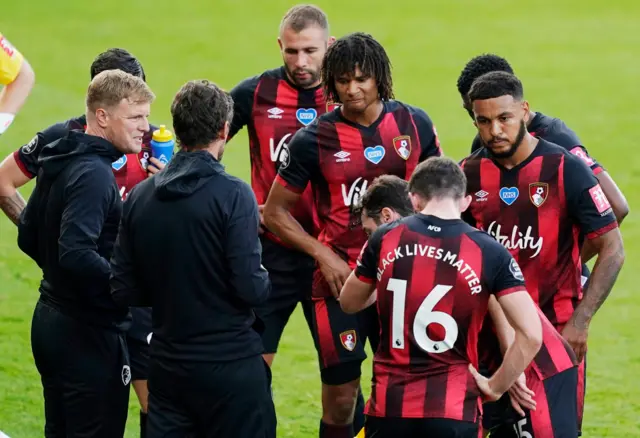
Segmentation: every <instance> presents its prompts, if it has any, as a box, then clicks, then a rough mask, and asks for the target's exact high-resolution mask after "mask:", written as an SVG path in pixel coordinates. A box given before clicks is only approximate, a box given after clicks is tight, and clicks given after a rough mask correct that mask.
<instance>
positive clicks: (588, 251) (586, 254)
mask: <svg viewBox="0 0 640 438" xmlns="http://www.w3.org/2000/svg"><path fill="white" fill-rule="evenodd" d="M597 254H598V250H597V249H596V247H595V246H593V245H592V244H591V243H589V241H588V240H587V241H586V242H584V244H583V245H582V251H581V252H580V258H581V259H582V261H583V262H584V263H586V262H588V261H589V260H591V259H592V258H594V257H595V256H596V255H597Z"/></svg>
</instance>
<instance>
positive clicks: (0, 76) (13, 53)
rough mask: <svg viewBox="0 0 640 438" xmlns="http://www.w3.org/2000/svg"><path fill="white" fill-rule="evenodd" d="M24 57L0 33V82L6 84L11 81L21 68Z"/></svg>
mask: <svg viewBox="0 0 640 438" xmlns="http://www.w3.org/2000/svg"><path fill="white" fill-rule="evenodd" d="M23 61H24V57H23V56H22V54H21V53H20V52H19V51H18V50H17V49H16V48H15V47H13V45H12V44H11V43H10V42H9V40H7V39H6V38H5V37H4V36H3V35H2V34H0V84H1V85H8V84H10V83H11V82H13V81H14V80H15V79H16V77H17V76H18V74H19V73H20V69H21V68H22V63H23Z"/></svg>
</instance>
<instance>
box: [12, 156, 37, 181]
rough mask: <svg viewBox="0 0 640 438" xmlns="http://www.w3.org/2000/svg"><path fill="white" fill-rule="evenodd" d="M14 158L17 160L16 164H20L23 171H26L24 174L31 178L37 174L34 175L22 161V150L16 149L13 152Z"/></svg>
mask: <svg viewBox="0 0 640 438" xmlns="http://www.w3.org/2000/svg"><path fill="white" fill-rule="evenodd" d="M13 159H14V160H16V164H17V165H18V167H19V168H20V170H21V171H22V173H24V176H26V177H27V178H29V179H31V178H34V177H35V175H33V174H32V173H31V172H29V171H28V170H27V166H25V165H24V163H23V162H22V159H21V158H20V151H15V152H14V153H13Z"/></svg>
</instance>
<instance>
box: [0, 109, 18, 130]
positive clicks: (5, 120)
mask: <svg viewBox="0 0 640 438" xmlns="http://www.w3.org/2000/svg"><path fill="white" fill-rule="evenodd" d="M14 118H15V114H9V113H0V135H2V134H3V133H4V131H6V130H7V129H9V125H11V122H13V119H14Z"/></svg>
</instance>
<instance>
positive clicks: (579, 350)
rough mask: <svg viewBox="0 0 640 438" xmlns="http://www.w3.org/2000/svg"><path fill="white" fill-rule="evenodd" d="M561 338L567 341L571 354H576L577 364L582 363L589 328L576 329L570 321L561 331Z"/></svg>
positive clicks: (585, 351)
mask: <svg viewBox="0 0 640 438" xmlns="http://www.w3.org/2000/svg"><path fill="white" fill-rule="evenodd" d="M562 337H563V338H565V339H566V340H567V342H568V343H569V345H571V348H573V352H574V353H575V354H576V358H577V359H578V363H580V362H582V359H584V355H585V354H586V353H587V338H588V337H589V326H588V325H586V326H585V327H577V326H576V324H575V323H574V321H573V320H572V319H571V320H569V322H567V324H566V325H565V326H564V328H563V329H562Z"/></svg>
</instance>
